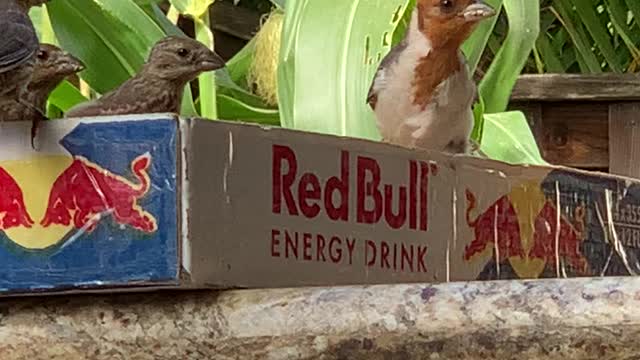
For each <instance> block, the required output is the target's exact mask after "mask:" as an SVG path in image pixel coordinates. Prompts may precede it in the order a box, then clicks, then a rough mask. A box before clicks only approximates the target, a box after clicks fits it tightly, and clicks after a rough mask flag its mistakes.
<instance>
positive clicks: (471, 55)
mask: <svg viewBox="0 0 640 360" xmlns="http://www.w3.org/2000/svg"><path fill="white" fill-rule="evenodd" d="M502 1H503V0H486V3H487V4H488V5H490V6H491V7H493V8H494V9H495V10H496V16H494V17H493V18H491V19H487V20H485V21H482V22H481V23H480V24H478V27H477V29H476V30H475V31H474V32H473V33H472V34H471V36H469V39H467V41H465V43H464V44H463V45H462V52H463V53H464V54H465V56H466V58H467V63H468V64H469V70H470V71H471V73H473V72H475V70H476V67H477V66H478V63H479V62H480V58H481V57H482V54H483V53H484V49H485V48H486V46H487V42H488V41H489V38H490V37H491V34H492V32H493V29H494V27H495V25H496V22H497V21H498V19H499V16H498V15H497V14H500V11H501V10H502Z"/></svg>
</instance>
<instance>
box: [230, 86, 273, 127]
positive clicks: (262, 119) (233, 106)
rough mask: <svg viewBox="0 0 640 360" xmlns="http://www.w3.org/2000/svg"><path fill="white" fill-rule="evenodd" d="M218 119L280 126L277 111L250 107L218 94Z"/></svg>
mask: <svg viewBox="0 0 640 360" xmlns="http://www.w3.org/2000/svg"><path fill="white" fill-rule="evenodd" d="M218 117H219V118H220V119H221V120H238V121H242V122H253V123H259V124H263V125H274V126H279V125H280V117H279V113H278V110H273V109H264V108H259V107H254V106H250V105H247V104H246V103H243V102H241V101H239V100H238V99H236V98H233V97H230V96H228V95H225V94H220V93H218Z"/></svg>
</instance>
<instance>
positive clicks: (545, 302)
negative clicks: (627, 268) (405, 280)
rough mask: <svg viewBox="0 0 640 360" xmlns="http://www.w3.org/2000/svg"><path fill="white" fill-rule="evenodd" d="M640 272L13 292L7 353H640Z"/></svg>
mask: <svg viewBox="0 0 640 360" xmlns="http://www.w3.org/2000/svg"><path fill="white" fill-rule="evenodd" d="M639 338H640V278H607V279H570V280H541V281H499V282H478V283H450V284H441V285H435V286H431V285H424V284H408V285H380V286H354V287H336V288H303V289H274V290H234V291H225V292H217V291H198V292H165V291H163V292H153V293H139V294H114V295H75V296H71V295H69V296H53V297H31V298H15V299H4V300H3V301H2V302H0V339H1V340H0V354H2V355H1V358H2V359H3V360H4V359H29V360H35V359H501V360H505V359H563V360H567V359H599V360H604V359H640V345H636V344H637V343H638V339H639Z"/></svg>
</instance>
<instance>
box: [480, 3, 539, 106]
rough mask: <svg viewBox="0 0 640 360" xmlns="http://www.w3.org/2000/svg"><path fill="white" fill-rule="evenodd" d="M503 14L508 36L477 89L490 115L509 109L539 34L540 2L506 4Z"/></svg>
mask: <svg viewBox="0 0 640 360" xmlns="http://www.w3.org/2000/svg"><path fill="white" fill-rule="evenodd" d="M504 10H505V13H506V14H507V17H508V19H509V32H508V33H507V37H506V38H505V40H504V42H503V45H502V47H501V48H500V50H499V51H498V53H497V54H496V56H495V58H494V60H493V62H492V63H491V66H490V67H489V70H487V73H486V75H485V76H484V78H483V79H482V81H481V82H480V84H479V86H478V91H479V92H480V95H481V96H482V98H483V99H484V102H485V112H487V113H494V112H502V111H504V110H506V109H507V105H508V104H509V98H510V97H511V91H512V89H513V86H514V85H515V83H516V81H517V79H518V76H519V75H520V72H521V71H522V69H523V67H524V64H525V63H526V61H527V58H528V57H529V54H530V53H531V50H532V49H533V47H534V45H535V42H536V39H537V37H538V34H539V32H540V17H539V15H540V3H539V0H509V1H505V3H504Z"/></svg>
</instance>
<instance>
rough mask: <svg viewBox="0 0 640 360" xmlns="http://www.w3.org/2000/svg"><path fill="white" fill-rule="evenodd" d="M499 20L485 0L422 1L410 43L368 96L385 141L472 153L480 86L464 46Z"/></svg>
mask: <svg viewBox="0 0 640 360" xmlns="http://www.w3.org/2000/svg"><path fill="white" fill-rule="evenodd" d="M495 14H496V12H495V10H494V9H492V8H491V7H490V6H488V5H487V4H485V3H484V2H483V1H482V0H417V3H416V7H415V10H414V11H413V14H412V18H411V22H410V25H409V28H408V30H407V33H406V34H405V37H404V39H403V40H402V41H401V42H400V43H399V44H398V45H396V46H395V47H394V48H393V49H392V50H391V51H390V52H389V53H388V54H387V56H386V57H385V58H384V59H383V60H382V62H381V64H380V66H379V68H378V71H377V72H376V75H375V77H374V79H373V83H372V85H371V88H370V90H369V94H368V96H367V102H368V104H369V105H370V106H371V108H372V109H373V110H374V112H375V115H376V118H377V122H376V123H377V127H378V130H379V131H380V134H381V135H382V138H383V141H385V142H388V143H392V144H396V145H400V146H404V147H409V148H421V149H431V150H436V151H441V152H448V153H454V154H455V153H467V152H468V151H469V148H470V139H469V137H470V134H471V131H472V130H473V112H472V105H473V101H474V98H475V94H476V85H475V83H474V82H473V79H472V78H471V75H470V73H469V70H468V68H467V63H466V60H465V58H464V55H463V54H462V51H461V50H460V46H461V45H462V43H463V42H464V41H465V40H466V39H467V38H468V37H469V35H470V34H471V33H472V32H473V30H474V28H475V26H476V25H477V24H478V23H479V22H480V21H481V20H483V19H486V18H488V17H492V16H494V15H495Z"/></svg>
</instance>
